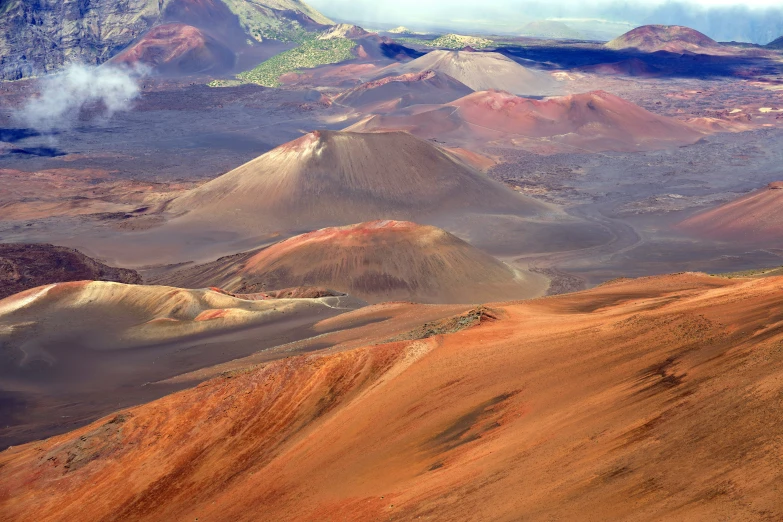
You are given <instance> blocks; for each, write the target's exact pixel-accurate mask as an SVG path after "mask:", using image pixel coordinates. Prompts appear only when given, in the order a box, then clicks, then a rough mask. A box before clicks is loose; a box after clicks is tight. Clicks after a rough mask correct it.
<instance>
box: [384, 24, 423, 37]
mask: <svg viewBox="0 0 783 522" xmlns="http://www.w3.org/2000/svg"><path fill="white" fill-rule="evenodd" d="M387 32H388V33H391V34H401V35H405V34H416V33H414V32H413V31H411V30H410V29H408V28H407V27H404V26H402V25H401V26H399V27H395V28H394V29H389V30H388V31H387Z"/></svg>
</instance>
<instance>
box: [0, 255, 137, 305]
mask: <svg viewBox="0 0 783 522" xmlns="http://www.w3.org/2000/svg"><path fill="white" fill-rule="evenodd" d="M85 279H96V280H101V281H115V282H118V283H128V284H140V283H141V276H140V275H139V274H138V273H136V272H135V271H134V270H127V269H124V268H114V267H110V266H107V265H104V264H103V263H100V262H98V261H96V260H94V259H91V258H89V257H87V256H85V255H84V254H82V253H81V252H79V251H78V250H74V249H72V248H65V247H59V246H54V245H41V244H18V243H5V244H0V299H3V298H4V297H8V296H9V295H13V294H16V293H19V292H22V291H24V290H28V289H30V288H35V287H37V286H42V285H48V284H51V283H60V282H67V281H82V280H85Z"/></svg>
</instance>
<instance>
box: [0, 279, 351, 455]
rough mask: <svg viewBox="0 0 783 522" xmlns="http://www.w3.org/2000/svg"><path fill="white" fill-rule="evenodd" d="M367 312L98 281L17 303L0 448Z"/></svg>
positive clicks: (41, 290)
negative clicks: (165, 382)
mask: <svg viewBox="0 0 783 522" xmlns="http://www.w3.org/2000/svg"><path fill="white" fill-rule="evenodd" d="M358 306H360V303H358V302H357V301H356V300H355V299H352V298H350V297H324V298H320V299H277V300H262V301H251V300H246V299H238V298H236V297H233V296H230V295H226V294H224V293H220V292H216V291H213V290H180V289H177V288H169V287H163V286H140V285H125V284H120V283H110V282H93V281H79V282H70V283H58V284H51V285H47V286H42V287H37V288H34V289H31V290H27V291H25V292H22V293H19V294H16V295H13V296H11V297H7V298H6V299H4V300H0V346H2V347H3V350H2V352H0V381H1V382H2V385H0V399H2V400H3V402H8V403H9V404H10V406H9V407H8V411H9V417H8V421H4V423H3V426H2V428H3V429H1V430H0V440H2V441H4V442H8V441H11V440H16V439H19V438H24V437H25V436H27V435H26V434H28V433H33V434H38V436H40V434H41V433H49V432H51V431H57V430H58V429H59V426H61V425H62V424H65V425H69V424H70V423H73V422H79V421H80V420H81V421H83V419H84V418H85V417H87V418H89V417H90V416H92V418H95V417H94V415H95V413H96V412H101V413H105V412H106V411H107V406H108V407H109V408H112V407H114V408H116V405H117V404H118V403H125V404H128V403H129V402H128V401H131V402H130V403H131V404H132V403H133V401H134V400H136V401H137V400H138V397H139V396H142V397H144V396H146V397H148V398H149V396H150V395H157V396H158V397H159V396H161V395H163V394H164V393H165V392H166V391H167V390H165V389H164V390H163V391H161V390H160V389H157V390H156V389H153V388H154V387H152V386H151V387H147V388H144V387H143V386H142V385H144V384H145V383H150V382H155V381H157V380H160V379H165V378H169V377H172V376H174V375H178V374H180V373H183V372H186V371H190V370H195V369H198V368H202V367H205V366H210V365H214V364H217V363H221V362H225V361H227V360H230V359H234V358H236V357H243V356H246V355H248V354H251V353H254V352H256V351H259V350H262V349H264V348H268V347H271V346H276V345H278V344H283V343H286V342H289V341H291V340H297V339H302V338H304V337H308V336H310V335H312V334H311V333H309V328H310V327H311V326H312V325H313V324H314V323H316V322H318V321H320V320H322V319H325V318H327V317H331V316H334V315H336V314H339V313H344V312H345V311H347V310H351V309H354V308H356V307H358ZM12 419H15V421H14V422H11V420H12ZM9 425H10V428H8V427H9ZM27 440H30V439H29V438H28V439H27Z"/></svg>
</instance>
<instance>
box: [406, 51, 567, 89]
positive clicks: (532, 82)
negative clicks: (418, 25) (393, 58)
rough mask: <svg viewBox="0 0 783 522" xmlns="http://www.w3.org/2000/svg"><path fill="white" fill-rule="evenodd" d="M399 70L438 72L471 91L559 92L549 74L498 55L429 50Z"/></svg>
mask: <svg viewBox="0 0 783 522" xmlns="http://www.w3.org/2000/svg"><path fill="white" fill-rule="evenodd" d="M399 70H400V71H402V72H406V73H408V72H414V73H418V72H423V71H437V72H439V73H443V74H446V75H448V76H451V77H452V78H454V79H455V80H457V81H458V82H461V83H463V84H465V85H467V86H468V87H470V88H471V89H473V90H474V91H484V90H488V89H496V90H500V91H508V92H511V93H514V94H519V95H526V96H546V95H552V94H557V93H558V92H559V91H560V89H559V87H558V85H557V82H556V81H555V80H554V79H553V78H552V77H551V76H550V75H549V74H548V73H546V72H544V71H537V70H535V69H528V68H526V67H523V66H521V65H519V64H518V63H517V62H515V61H514V60H512V59H510V58H507V57H506V56H504V55H502V54H500V53H489V52H466V51H443V50H438V51H432V52H429V53H427V54H425V55H424V56H422V57H421V58H417V59H416V60H413V61H412V62H410V63H407V64H405V65H404V66H402V67H400V68H399Z"/></svg>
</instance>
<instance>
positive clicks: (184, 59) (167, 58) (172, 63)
mask: <svg viewBox="0 0 783 522" xmlns="http://www.w3.org/2000/svg"><path fill="white" fill-rule="evenodd" d="M235 61H236V58H235V56H234V53H233V52H232V51H231V50H230V49H229V48H228V47H226V46H225V45H224V44H223V43H221V42H219V41H218V40H216V39H215V38H213V37H211V36H209V35H208V34H206V33H205V32H204V31H202V30H201V29H198V28H196V27H193V26H190V25H185V24H179V23H173V24H166V25H160V26H157V27H154V28H153V29H151V30H150V31H148V32H147V33H146V34H145V35H144V36H143V37H142V38H141V40H139V41H138V42H136V43H135V44H133V45H132V46H131V47H129V48H128V49H126V50H124V51H123V52H122V53H120V54H119V55H117V56H116V57H115V58H113V59H112V63H115V64H127V65H135V64H143V65H147V66H150V67H153V68H154V69H155V70H156V71H157V72H159V73H162V74H192V73H199V72H208V71H209V72H217V71H227V70H229V69H231V68H232V67H234V62H235Z"/></svg>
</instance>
